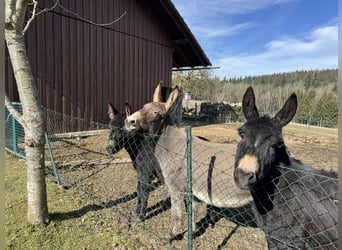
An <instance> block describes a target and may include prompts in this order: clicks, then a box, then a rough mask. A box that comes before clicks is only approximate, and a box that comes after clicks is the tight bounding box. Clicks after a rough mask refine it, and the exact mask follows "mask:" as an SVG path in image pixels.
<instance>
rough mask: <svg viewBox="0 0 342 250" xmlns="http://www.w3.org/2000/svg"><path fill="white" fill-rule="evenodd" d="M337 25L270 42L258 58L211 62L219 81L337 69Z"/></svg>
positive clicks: (242, 56)
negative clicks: (219, 77)
mask: <svg viewBox="0 0 342 250" xmlns="http://www.w3.org/2000/svg"><path fill="white" fill-rule="evenodd" d="M337 30H338V28H337V25H334V26H326V27H320V28H317V29H315V30H313V31H312V32H311V33H310V34H309V35H308V36H307V37H302V38H293V37H284V38H281V39H277V40H273V41H270V42H269V43H268V44H267V45H266V46H265V50H264V51H262V52H260V53H257V54H239V55H230V56H223V57H221V58H219V59H217V61H216V62H213V64H214V65H218V66H220V67H221V69H220V70H218V71H217V72H215V73H216V74H218V75H219V76H221V77H224V76H226V77H234V76H237V77H239V76H248V75H262V74H272V73H280V72H290V71H295V70H311V69H331V68H337V62H338V42H337V38H338V32H337Z"/></svg>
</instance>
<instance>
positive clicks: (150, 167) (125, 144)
mask: <svg viewBox="0 0 342 250" xmlns="http://www.w3.org/2000/svg"><path fill="white" fill-rule="evenodd" d="M154 99H155V100H159V99H156V98H154ZM125 113H126V116H128V115H129V114H130V113H131V108H130V106H129V104H128V103H126V104H125ZM108 116H109V119H110V122H109V127H110V133H109V138H108V146H107V148H106V150H107V152H108V154H110V155H112V154H116V153H117V152H119V151H120V150H121V149H123V148H125V149H126V151H127V153H128V154H129V156H130V158H131V160H132V164H133V167H134V168H135V169H136V171H137V207H136V214H137V218H138V220H139V221H144V219H145V215H146V208H147V202H148V197H149V192H150V185H151V183H152V181H153V180H154V179H155V178H157V180H158V183H159V184H160V183H163V181H164V179H163V175H162V173H161V171H160V168H159V165H158V162H157V161H156V159H155V158H154V157H153V154H151V153H150V151H151V150H152V148H154V144H155V143H156V142H155V138H153V137H146V136H144V135H141V134H132V133H129V132H127V131H126V130H125V129H124V120H125V115H124V114H122V113H120V112H119V111H117V109H115V108H114V107H113V105H112V104H111V103H109V104H108Z"/></svg>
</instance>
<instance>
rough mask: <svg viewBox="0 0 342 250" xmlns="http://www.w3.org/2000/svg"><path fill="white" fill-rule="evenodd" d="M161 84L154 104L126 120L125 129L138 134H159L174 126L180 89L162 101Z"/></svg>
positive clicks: (148, 105) (176, 89) (175, 89)
mask: <svg viewBox="0 0 342 250" xmlns="http://www.w3.org/2000/svg"><path fill="white" fill-rule="evenodd" d="M160 91H161V87H160V84H159V85H158V86H157V88H156V90H155V93H154V95H153V99H154V100H153V102H150V103H147V104H145V105H144V107H143V108H142V109H140V110H138V111H136V112H135V113H134V114H132V115H130V116H128V117H127V118H126V120H125V127H126V129H127V130H128V131H136V132H138V133H151V134H159V133H160V132H161V130H162V128H163V127H164V126H165V125H173V123H174V121H173V116H172V114H173V111H174V108H175V107H176V106H177V104H178V97H179V96H180V94H179V89H178V87H177V86H176V87H175V88H174V89H173V91H172V92H171V93H170V95H169V97H168V99H167V101H166V102H165V103H164V102H161V101H160V96H161V94H160Z"/></svg>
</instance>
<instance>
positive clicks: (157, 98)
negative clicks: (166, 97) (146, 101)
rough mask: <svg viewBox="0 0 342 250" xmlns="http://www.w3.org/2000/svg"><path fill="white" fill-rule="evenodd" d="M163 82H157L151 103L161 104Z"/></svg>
mask: <svg viewBox="0 0 342 250" xmlns="http://www.w3.org/2000/svg"><path fill="white" fill-rule="evenodd" d="M162 83H163V81H159V83H158V85H157V87H156V88H155V89H154V93H153V102H162V101H163V95H162V87H161V85H162Z"/></svg>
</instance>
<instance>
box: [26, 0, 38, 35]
mask: <svg viewBox="0 0 342 250" xmlns="http://www.w3.org/2000/svg"><path fill="white" fill-rule="evenodd" d="M32 2H33V11H32V16H31V17H30V19H29V20H28V21H27V23H26V25H25V28H24V29H23V35H24V34H25V32H26V31H27V29H28V27H29V26H30V24H31V22H32V21H33V20H34V17H35V15H36V10H37V5H38V1H37V0H32Z"/></svg>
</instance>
